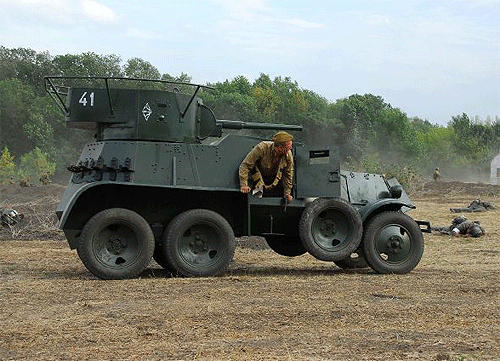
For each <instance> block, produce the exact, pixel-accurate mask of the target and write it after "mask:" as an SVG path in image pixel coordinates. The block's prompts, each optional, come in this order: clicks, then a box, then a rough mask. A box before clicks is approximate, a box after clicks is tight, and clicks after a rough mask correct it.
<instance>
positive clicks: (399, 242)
mask: <svg viewBox="0 0 500 361" xmlns="http://www.w3.org/2000/svg"><path fill="white" fill-rule="evenodd" d="M387 249H388V251H389V252H391V253H394V254H397V253H399V252H401V250H402V249H403V239H402V238H401V237H399V236H391V237H389V240H388V241H387Z"/></svg>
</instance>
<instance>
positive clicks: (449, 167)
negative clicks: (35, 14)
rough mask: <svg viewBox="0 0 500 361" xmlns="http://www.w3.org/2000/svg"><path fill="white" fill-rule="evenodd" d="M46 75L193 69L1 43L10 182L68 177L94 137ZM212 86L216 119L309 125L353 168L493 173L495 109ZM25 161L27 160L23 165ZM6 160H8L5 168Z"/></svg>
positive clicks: (293, 88) (277, 81) (3, 146)
mask: <svg viewBox="0 0 500 361" xmlns="http://www.w3.org/2000/svg"><path fill="white" fill-rule="evenodd" d="M47 75H60V76H113V77H128V78H146V79H161V80H168V81H179V82H185V83H189V82H191V77H190V76H189V75H187V74H184V73H181V74H180V75H178V76H172V75H170V74H161V73H160V72H159V71H158V69H157V68H156V67H155V66H154V65H152V64H151V63H149V62H148V61H146V60H143V59H139V58H132V59H128V60H127V61H125V62H122V59H121V58H120V57H119V56H117V55H113V54H111V55H99V54H95V53H92V52H87V53H82V54H66V55H56V56H52V55H50V54H49V53H48V52H36V51H34V50H32V49H26V48H14V49H9V48H6V47H3V46H1V47H0V151H2V153H3V155H2V158H0V178H1V179H4V181H5V179H7V178H9V179H12V178H16V177H17V179H16V181H17V180H19V178H22V177H25V178H26V177H27V175H26V174H27V170H26V168H28V169H29V168H30V167H32V166H26V164H38V165H37V167H39V168H40V169H38V170H37V172H38V173H36V172H35V173H33V171H32V173H33V174H31V177H32V181H34V182H37V181H38V176H39V175H40V176H41V175H42V174H51V175H52V174H53V177H54V179H56V180H58V181H61V182H65V181H66V180H67V179H68V177H69V173H68V172H67V171H65V168H66V167H67V166H68V165H70V164H74V163H75V162H76V161H77V159H78V156H79V154H80V151H81V149H82V148H83V145H84V144H85V143H87V142H89V141H92V139H93V138H92V137H93V134H91V133H89V132H87V131H85V130H78V129H73V128H72V129H68V128H66V126H65V124H64V115H63V114H62V113H61V111H60V110H59V108H57V106H56V104H55V102H54V101H53V100H52V98H51V97H50V96H49V95H48V94H47V93H46V92H45V89H44V83H43V77H44V76H47ZM206 85H208V86H210V87H212V88H213V90H204V91H202V92H201V93H200V97H201V98H202V99H203V101H204V103H205V104H206V105H208V106H209V107H210V108H212V109H213V110H214V112H215V114H216V116H217V118H218V119H234V120H243V121H252V122H271V123H285V124H301V125H303V126H304V131H303V132H298V133H297V134H296V139H297V141H299V142H303V143H306V144H325V145H326V144H328V145H337V146H338V147H339V150H340V155H341V160H342V163H343V166H344V168H347V169H352V170H357V171H366V172H377V173H385V174H388V173H389V174H394V175H396V176H398V177H399V178H404V177H406V178H409V179H410V180H411V178H412V177H414V176H419V175H423V176H424V177H430V175H431V174H432V172H433V169H434V167H439V168H440V169H441V173H442V175H443V178H444V179H465V178H466V177H465V176H466V175H474V176H476V178H474V179H476V180H477V179H482V180H487V176H488V175H489V165H490V161H491V159H492V158H493V157H494V156H495V155H496V154H498V151H499V149H500V119H499V118H498V117H496V118H495V120H494V121H491V120H489V121H484V122H483V121H480V120H477V119H474V120H473V119H471V118H470V117H469V116H468V115H467V114H465V113H461V114H457V115H456V116H453V117H452V118H451V119H450V121H449V122H448V124H447V125H446V126H441V125H437V124H433V123H431V121H429V120H427V119H426V120H424V119H420V118H416V117H414V118H409V117H408V116H407V115H406V113H404V112H403V111H402V110H401V109H399V108H396V107H393V106H392V105H391V104H389V103H387V102H386V101H385V100H384V99H383V98H382V97H381V96H378V95H373V94H363V95H360V94H353V95H350V96H349V97H346V98H342V99H338V100H335V101H333V102H331V101H328V100H327V99H326V98H324V97H322V96H321V95H319V94H317V93H315V92H314V91H311V90H308V89H303V88H300V86H299V84H298V83H297V82H296V81H293V80H292V79H290V78H289V77H281V76H278V77H275V78H274V79H272V78H271V77H270V76H269V75H267V74H264V73H262V74H261V75H260V76H259V77H258V78H257V79H255V80H254V81H250V80H248V79H247V78H245V77H244V76H237V77H235V78H234V79H231V80H224V81H220V82H216V83H210V84H206ZM181 90H183V89H181ZM261 135H262V136H269V134H264V133H261ZM6 150H7V152H6ZM23 157H24V158H23ZM22 159H25V160H26V159H28V161H25V162H24V168H25V170H23V171H21V170H22V168H23V166H21V163H22ZM2 164H4V166H2ZM5 164H9V167H10V168H9V169H10V170H9V171H8V172H6V171H5V169H7V166H5ZM2 167H3V168H2ZM13 167H14V169H11V168H13ZM16 167H17V168H19V171H18V172H16V171H15V168H16ZM1 169H3V170H4V171H3V173H2V170H1ZM2 174H3V175H2ZM1 179H0V181H1Z"/></svg>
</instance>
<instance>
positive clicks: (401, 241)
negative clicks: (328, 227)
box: [363, 212, 424, 274]
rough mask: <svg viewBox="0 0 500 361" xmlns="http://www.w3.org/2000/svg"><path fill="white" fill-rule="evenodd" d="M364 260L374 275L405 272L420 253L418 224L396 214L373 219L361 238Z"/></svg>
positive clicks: (410, 268)
mask: <svg viewBox="0 0 500 361" xmlns="http://www.w3.org/2000/svg"><path fill="white" fill-rule="evenodd" d="M363 244H364V253H365V258H366V261H367V262H368V264H369V265H370V267H371V268H373V269H374V270H375V271H377V272H378V273H400V274H403V273H408V272H410V271H411V270H412V269H414V268H415V267H416V266H417V264H418V263H419V262H420V259H421V258H422V254H423V253H424V237H423V236H422V231H421V230H420V227H419V225H418V224H417V222H415V221H414V220H413V219H412V218H411V217H409V216H407V215H406V214H403V213H400V212H384V213H381V214H379V215H377V216H375V217H374V218H373V219H372V220H371V221H370V223H368V226H367V227H366V232H365V235H364V238H363Z"/></svg>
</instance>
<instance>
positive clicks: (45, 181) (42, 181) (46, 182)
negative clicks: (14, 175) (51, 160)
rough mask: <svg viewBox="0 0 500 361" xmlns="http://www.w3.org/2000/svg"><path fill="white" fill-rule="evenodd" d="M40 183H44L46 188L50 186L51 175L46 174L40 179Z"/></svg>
mask: <svg viewBox="0 0 500 361" xmlns="http://www.w3.org/2000/svg"><path fill="white" fill-rule="evenodd" d="M40 183H42V184H43V185H44V186H48V185H49V184H50V183H52V181H51V180H50V178H49V173H45V174H44V175H42V176H41V177H40Z"/></svg>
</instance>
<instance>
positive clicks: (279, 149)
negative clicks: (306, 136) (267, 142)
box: [272, 131, 293, 155]
mask: <svg viewBox="0 0 500 361" xmlns="http://www.w3.org/2000/svg"><path fill="white" fill-rule="evenodd" d="M272 141H273V142H274V150H275V151H276V153H278V154H280V155H285V154H287V153H288V152H289V151H290V150H291V149H292V143H293V136H292V135H291V134H289V133H287V132H283V131H280V132H278V133H276V134H275V135H274V136H273V138H272Z"/></svg>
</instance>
